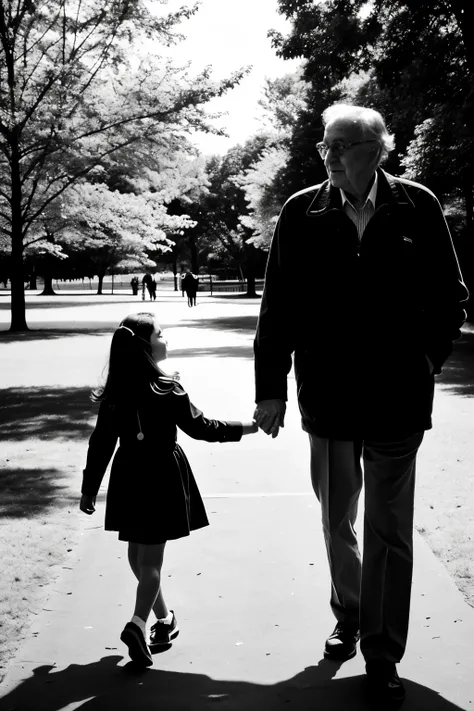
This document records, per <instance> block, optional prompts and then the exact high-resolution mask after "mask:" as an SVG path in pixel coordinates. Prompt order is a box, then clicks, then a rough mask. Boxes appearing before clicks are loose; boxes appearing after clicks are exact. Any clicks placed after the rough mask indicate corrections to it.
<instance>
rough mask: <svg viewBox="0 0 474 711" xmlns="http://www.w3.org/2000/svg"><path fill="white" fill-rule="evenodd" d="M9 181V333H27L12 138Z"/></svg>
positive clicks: (15, 153)
mask: <svg viewBox="0 0 474 711" xmlns="http://www.w3.org/2000/svg"><path fill="white" fill-rule="evenodd" d="M11 149H12V155H11V179H12V193H11V195H12V202H11V216H12V234H11V240H12V253H11V276H10V281H11V286H12V290H11V325H10V331H15V332H17V331H27V330H28V326H27V324H26V312H25V280H24V269H23V218H22V213H21V179H20V161H19V151H18V139H17V137H16V136H13V137H12V143H11Z"/></svg>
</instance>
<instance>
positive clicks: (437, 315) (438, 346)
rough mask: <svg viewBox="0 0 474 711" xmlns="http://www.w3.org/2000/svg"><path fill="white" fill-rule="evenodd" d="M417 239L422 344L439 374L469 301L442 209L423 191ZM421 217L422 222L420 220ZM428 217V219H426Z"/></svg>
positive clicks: (462, 321)
mask: <svg viewBox="0 0 474 711" xmlns="http://www.w3.org/2000/svg"><path fill="white" fill-rule="evenodd" d="M423 198H424V201H429V204H426V203H425V206H424V207H423V209H422V213H423V214H422V222H421V225H419V228H418V229H419V230H420V232H421V234H423V236H424V238H423V239H422V240H421V248H422V252H421V254H420V261H421V265H420V266H421V268H420V273H421V302H422V318H423V321H422V333H421V336H422V342H423V347H424V351H425V353H426V355H427V356H428V358H429V359H430V360H431V362H432V363H433V365H434V372H435V374H439V373H441V369H442V366H443V363H444V362H445V360H446V359H447V358H448V356H449V355H450V353H451V351H452V348H453V341H455V340H456V339H458V338H459V337H460V335H461V330H460V329H461V326H462V325H463V323H464V322H465V320H466V312H465V310H464V307H463V305H464V304H465V302H466V301H467V299H468V298H469V292H468V290H467V288H466V286H465V284H464V281H463V278H462V275H461V271H460V268H459V263H458V260H457V256H456V252H455V250H454V246H453V242H452V239H451V235H450V232H449V228H448V225H447V223H446V219H445V217H444V214H443V211H442V208H441V205H440V203H439V202H438V200H437V199H436V197H435V196H434V195H433V194H432V193H429V192H428V191H426V192H425V194H424V195H423ZM423 215H424V219H423ZM427 218H428V219H427Z"/></svg>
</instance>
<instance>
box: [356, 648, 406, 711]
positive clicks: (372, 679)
mask: <svg viewBox="0 0 474 711" xmlns="http://www.w3.org/2000/svg"><path fill="white" fill-rule="evenodd" d="M365 671H366V673H367V685H368V694H369V697H370V700H371V701H372V702H375V703H376V704H377V706H378V707H379V708H389V709H395V708H398V707H399V706H400V705H401V704H402V703H403V701H404V700H405V696H406V692H405V687H404V686H403V682H402V680H401V679H400V677H399V676H398V672H397V666H396V664H395V662H389V661H387V660H386V659H372V660H370V661H368V662H367V663H366V665H365Z"/></svg>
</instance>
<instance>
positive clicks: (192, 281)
mask: <svg viewBox="0 0 474 711" xmlns="http://www.w3.org/2000/svg"><path fill="white" fill-rule="evenodd" d="M198 284H199V279H198V277H197V276H195V275H194V274H193V273H192V272H187V273H186V276H185V277H184V280H183V286H184V290H185V292H186V296H187V297H188V306H196V295H197V290H198Z"/></svg>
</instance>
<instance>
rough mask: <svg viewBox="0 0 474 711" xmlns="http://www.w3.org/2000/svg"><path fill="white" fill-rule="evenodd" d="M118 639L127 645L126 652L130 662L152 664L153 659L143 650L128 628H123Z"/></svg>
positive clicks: (146, 665) (149, 665)
mask: <svg viewBox="0 0 474 711" xmlns="http://www.w3.org/2000/svg"><path fill="white" fill-rule="evenodd" d="M120 639H121V640H122V642H123V643H124V644H126V645H127V647H128V654H129V656H130V659H131V660H132V662H135V663H136V664H140V665H141V666H145V667H151V666H153V659H151V658H150V657H149V656H148V654H147V653H146V652H145V651H144V649H143V647H142V645H141V644H140V642H139V640H138V639H137V637H136V636H135V635H134V634H133V632H131V631H130V630H124V631H123V632H122V634H121V635H120Z"/></svg>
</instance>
